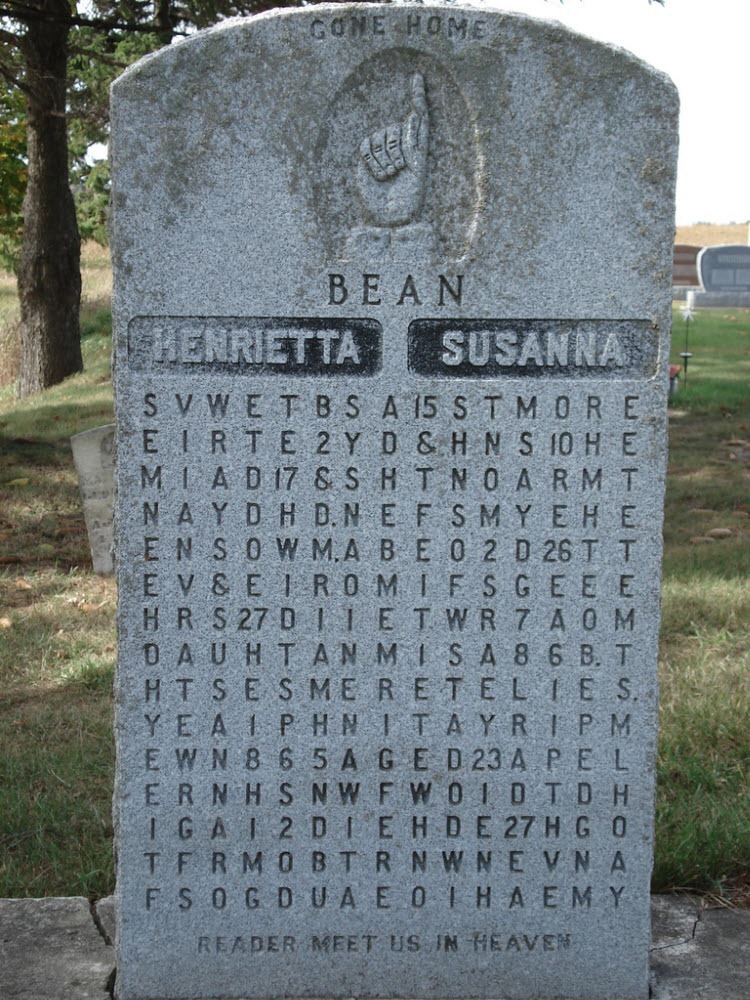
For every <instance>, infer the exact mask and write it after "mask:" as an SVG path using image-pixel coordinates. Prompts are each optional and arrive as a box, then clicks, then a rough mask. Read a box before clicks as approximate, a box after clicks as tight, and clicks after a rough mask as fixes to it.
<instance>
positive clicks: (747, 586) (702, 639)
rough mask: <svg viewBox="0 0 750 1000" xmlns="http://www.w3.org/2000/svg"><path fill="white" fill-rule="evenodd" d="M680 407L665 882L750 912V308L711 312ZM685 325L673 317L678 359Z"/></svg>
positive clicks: (665, 744)
mask: <svg viewBox="0 0 750 1000" xmlns="http://www.w3.org/2000/svg"><path fill="white" fill-rule="evenodd" d="M687 334H688V345H687V349H689V350H690V351H691V352H692V353H693V357H692V358H691V359H690V361H689V368H688V373H687V385H685V378H684V373H683V378H682V385H681V388H680V389H679V391H678V393H677V395H676V396H675V397H673V400H672V404H671V406H670V420H669V435H670V460H669V472H668V477H667V496H666V506H665V531H664V540H665V558H664V588H663V600H662V631H661V645H660V727H661V728H660V744H659V762H658V779H659V791H658V797H657V822H656V831H657V832H656V863H655V871H654V885H655V887H656V888H657V889H665V888H685V889H693V890H696V889H697V890H699V891H701V892H703V893H705V894H707V895H708V896H711V897H714V898H716V899H718V900H724V901H729V902H732V903H735V904H737V905H744V906H750V583H749V581H750V311H748V310H736V311H730V310H727V311H700V312H699V313H698V314H697V316H696V318H695V319H694V320H693V321H692V322H691V323H690V326H689V329H688V331H687ZM685 336H686V330H685V322H684V320H683V319H682V316H681V314H680V312H679V311H678V312H676V313H675V323H674V328H673V332H672V359H671V360H672V361H673V363H676V364H682V360H683V359H682V358H681V357H680V356H679V355H680V352H682V351H684V350H686V345H685Z"/></svg>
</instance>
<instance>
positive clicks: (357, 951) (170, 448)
mask: <svg viewBox="0 0 750 1000" xmlns="http://www.w3.org/2000/svg"><path fill="white" fill-rule="evenodd" d="M112 130H113V135H112V147H113V164H114V194H113V214H114V224H113V253H114V261H115V270H116V291H115V300H116V337H117V350H116V390H117V426H118V429H117V483H118V514H117V523H116V537H117V551H118V560H117V562H118V573H119V588H120V608H119V667H118V680H117V719H116V726H117V737H118V766H117V790H116V798H115V810H116V820H117V842H118V848H117V860H118V869H117V914H118V927H119V929H118V942H117V949H118V950H117V956H118V957H117V962H118V969H117V986H116V989H117V995H118V996H119V998H120V1000H147V998H148V1000H151V998H153V1000H156V998H160V1000H163V998H172V1000H177V998H180V1000H197V998H235V1000H237V998H250V997H258V998H260V997H316V996H318V997H320V996H323V997H341V998H343V997H404V998H409V997H411V998H418V997H433V998H440V997H446V998H448V997H456V998H459V997H466V998H469V997H487V998H490V997H494V998H500V997H507V998H529V1000H530V998H536V1000H540V998H552V997H557V998H559V997H569V998H573V997H576V998H615V997H616V998H619V1000H625V998H641V1000H645V998H646V997H647V995H648V948H649V937H650V935H649V878H650V872H651V859H652V823H653V799H654V757H655V748H656V713H657V693H656V643H657V635H658V627H659V616H658V607H659V587H660V557H661V526H662V498H663V488H664V469H665V458H666V445H665V427H666V364H667V338H668V328H669V317H670V299H671V267H672V222H673V219H672V198H673V185H674V173H675V150H676V96H675V92H674V89H673V87H672V86H671V84H670V83H669V81H668V80H666V78H664V77H663V76H661V75H660V74H659V73H657V72H655V71H653V70H651V69H650V68H648V67H647V66H645V65H643V64H642V63H640V62H639V61H637V60H636V59H634V58H632V57H630V56H628V55H627V54H625V53H623V52H622V51H619V50H614V49H610V48H608V47H606V46H603V45H600V44H598V43H595V42H593V41H590V40H588V39H585V38H582V37H579V36H576V35H574V34H571V33H570V32H568V31H567V30H566V29H564V28H562V27H560V26H559V25H553V24H548V23H544V22H540V21H535V20H531V19H528V18H524V17H519V16H515V15H514V16H511V15H507V14H501V13H496V12H491V11H488V10H485V9H473V8H468V7H455V6H451V7H442V6H434V5H418V6H417V5H414V6H410V5H398V6H396V5H393V6H387V7H385V6H368V5H356V6H347V5H336V6H331V7H326V6H322V7H313V8H307V9H304V10H299V11H293V12H286V13H274V14H269V15H263V16H260V17H257V18H254V19H250V20H245V21H239V22H232V24H229V25H227V26H225V27H222V28H218V29H216V30H212V31H209V32H206V33H202V34H198V35H196V36H195V37H192V38H190V39H188V40H186V41H185V42H184V43H182V44H180V45H177V46H173V47H171V48H170V49H167V50H164V51H162V52H160V53H159V54H158V55H156V56H154V57H149V58H148V59H146V60H144V61H142V62H140V63H138V64H137V65H136V66H135V67H133V68H131V69H130V70H129V71H128V72H127V73H125V74H124V75H123V76H122V77H121V78H120V80H119V81H118V82H117V83H116V84H115V87H114V90H113V109H112Z"/></svg>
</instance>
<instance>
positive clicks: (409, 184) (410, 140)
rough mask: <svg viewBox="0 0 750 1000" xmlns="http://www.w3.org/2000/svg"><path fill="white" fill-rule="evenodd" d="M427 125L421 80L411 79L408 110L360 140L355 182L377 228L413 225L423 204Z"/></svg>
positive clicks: (420, 78)
mask: <svg viewBox="0 0 750 1000" xmlns="http://www.w3.org/2000/svg"><path fill="white" fill-rule="evenodd" d="M429 129H430V122H429V117H428V111H427V98H426V96H425V86H424V78H423V77H422V74H421V73H415V74H414V76H413V77H412V79H411V111H410V112H409V114H408V115H407V117H406V120H405V121H403V122H399V123H397V124H395V125H386V126H385V128H382V129H378V130H377V131H375V132H373V133H372V134H371V135H369V136H368V137H367V138H366V139H364V140H363V141H362V143H361V144H360V147H359V154H360V160H359V164H358V167H357V180H358V182H359V189H360V192H361V194H362V198H363V200H364V203H365V205H366V207H367V209H368V211H369V213H370V216H371V221H372V222H373V223H374V224H375V225H376V226H402V225H405V224H406V223H408V222H414V221H415V219H416V218H417V216H418V215H419V212H420V210H421V208H422V202H423V201H424V186H425V174H426V171H427V148H428V143H429Z"/></svg>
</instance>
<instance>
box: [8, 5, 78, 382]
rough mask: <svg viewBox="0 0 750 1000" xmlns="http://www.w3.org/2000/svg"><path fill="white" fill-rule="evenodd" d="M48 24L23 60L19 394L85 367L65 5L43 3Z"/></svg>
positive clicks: (38, 24)
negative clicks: (70, 172)
mask: <svg viewBox="0 0 750 1000" xmlns="http://www.w3.org/2000/svg"><path fill="white" fill-rule="evenodd" d="M39 9H40V11H44V12H45V13H47V14H50V15H52V18H54V19H52V18H51V19H50V20H48V21H46V20H37V21H31V22H30V23H29V25H28V31H27V34H26V36H25V39H24V43H25V44H24V49H25V57H26V81H25V82H26V84H27V86H28V88H29V92H30V93H29V96H28V97H27V108H26V111H27V153H28V169H29V178H28V186H27V189H26V197H25V199H24V204H23V216H24V227H23V239H22V242H21V258H20V266H19V270H18V295H19V299H20V303H21V367H20V378H19V395H21V396H29V395H32V394H33V393H36V392H41V391H42V389H46V388H48V387H49V386H51V385H57V383H58V382H62V380H63V379H64V378H67V376H68V375H72V374H73V373H74V372H79V371H81V370H82V369H83V362H82V359H81V334H80V326H79V318H78V313H79V308H80V304H81V239H80V236H79V235H78V224H77V222H76V213H75V205H74V203H73V195H72V193H71V191H70V185H69V183H68V136H67V129H66V122H65V95H66V82H67V81H66V74H67V62H68V31H69V25H68V24H67V22H66V17H67V14H68V13H69V7H68V4H67V0H41V3H40V4H39Z"/></svg>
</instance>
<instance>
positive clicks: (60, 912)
mask: <svg viewBox="0 0 750 1000" xmlns="http://www.w3.org/2000/svg"><path fill="white" fill-rule="evenodd" d="M113 967H114V950H113V949H112V948H111V947H108V946H107V945H106V944H105V942H104V939H103V938H102V937H101V935H100V934H99V932H98V931H97V929H96V926H95V925H94V921H93V919H92V917H91V912H90V908H89V902H88V900H87V899H83V898H81V897H69V898H63V899H55V898H52V899H0V996H2V997H3V1000H95V998H96V1000H106V998H108V997H109V996H110V992H109V989H108V985H109V981H110V979H111V976H112V970H113Z"/></svg>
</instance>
